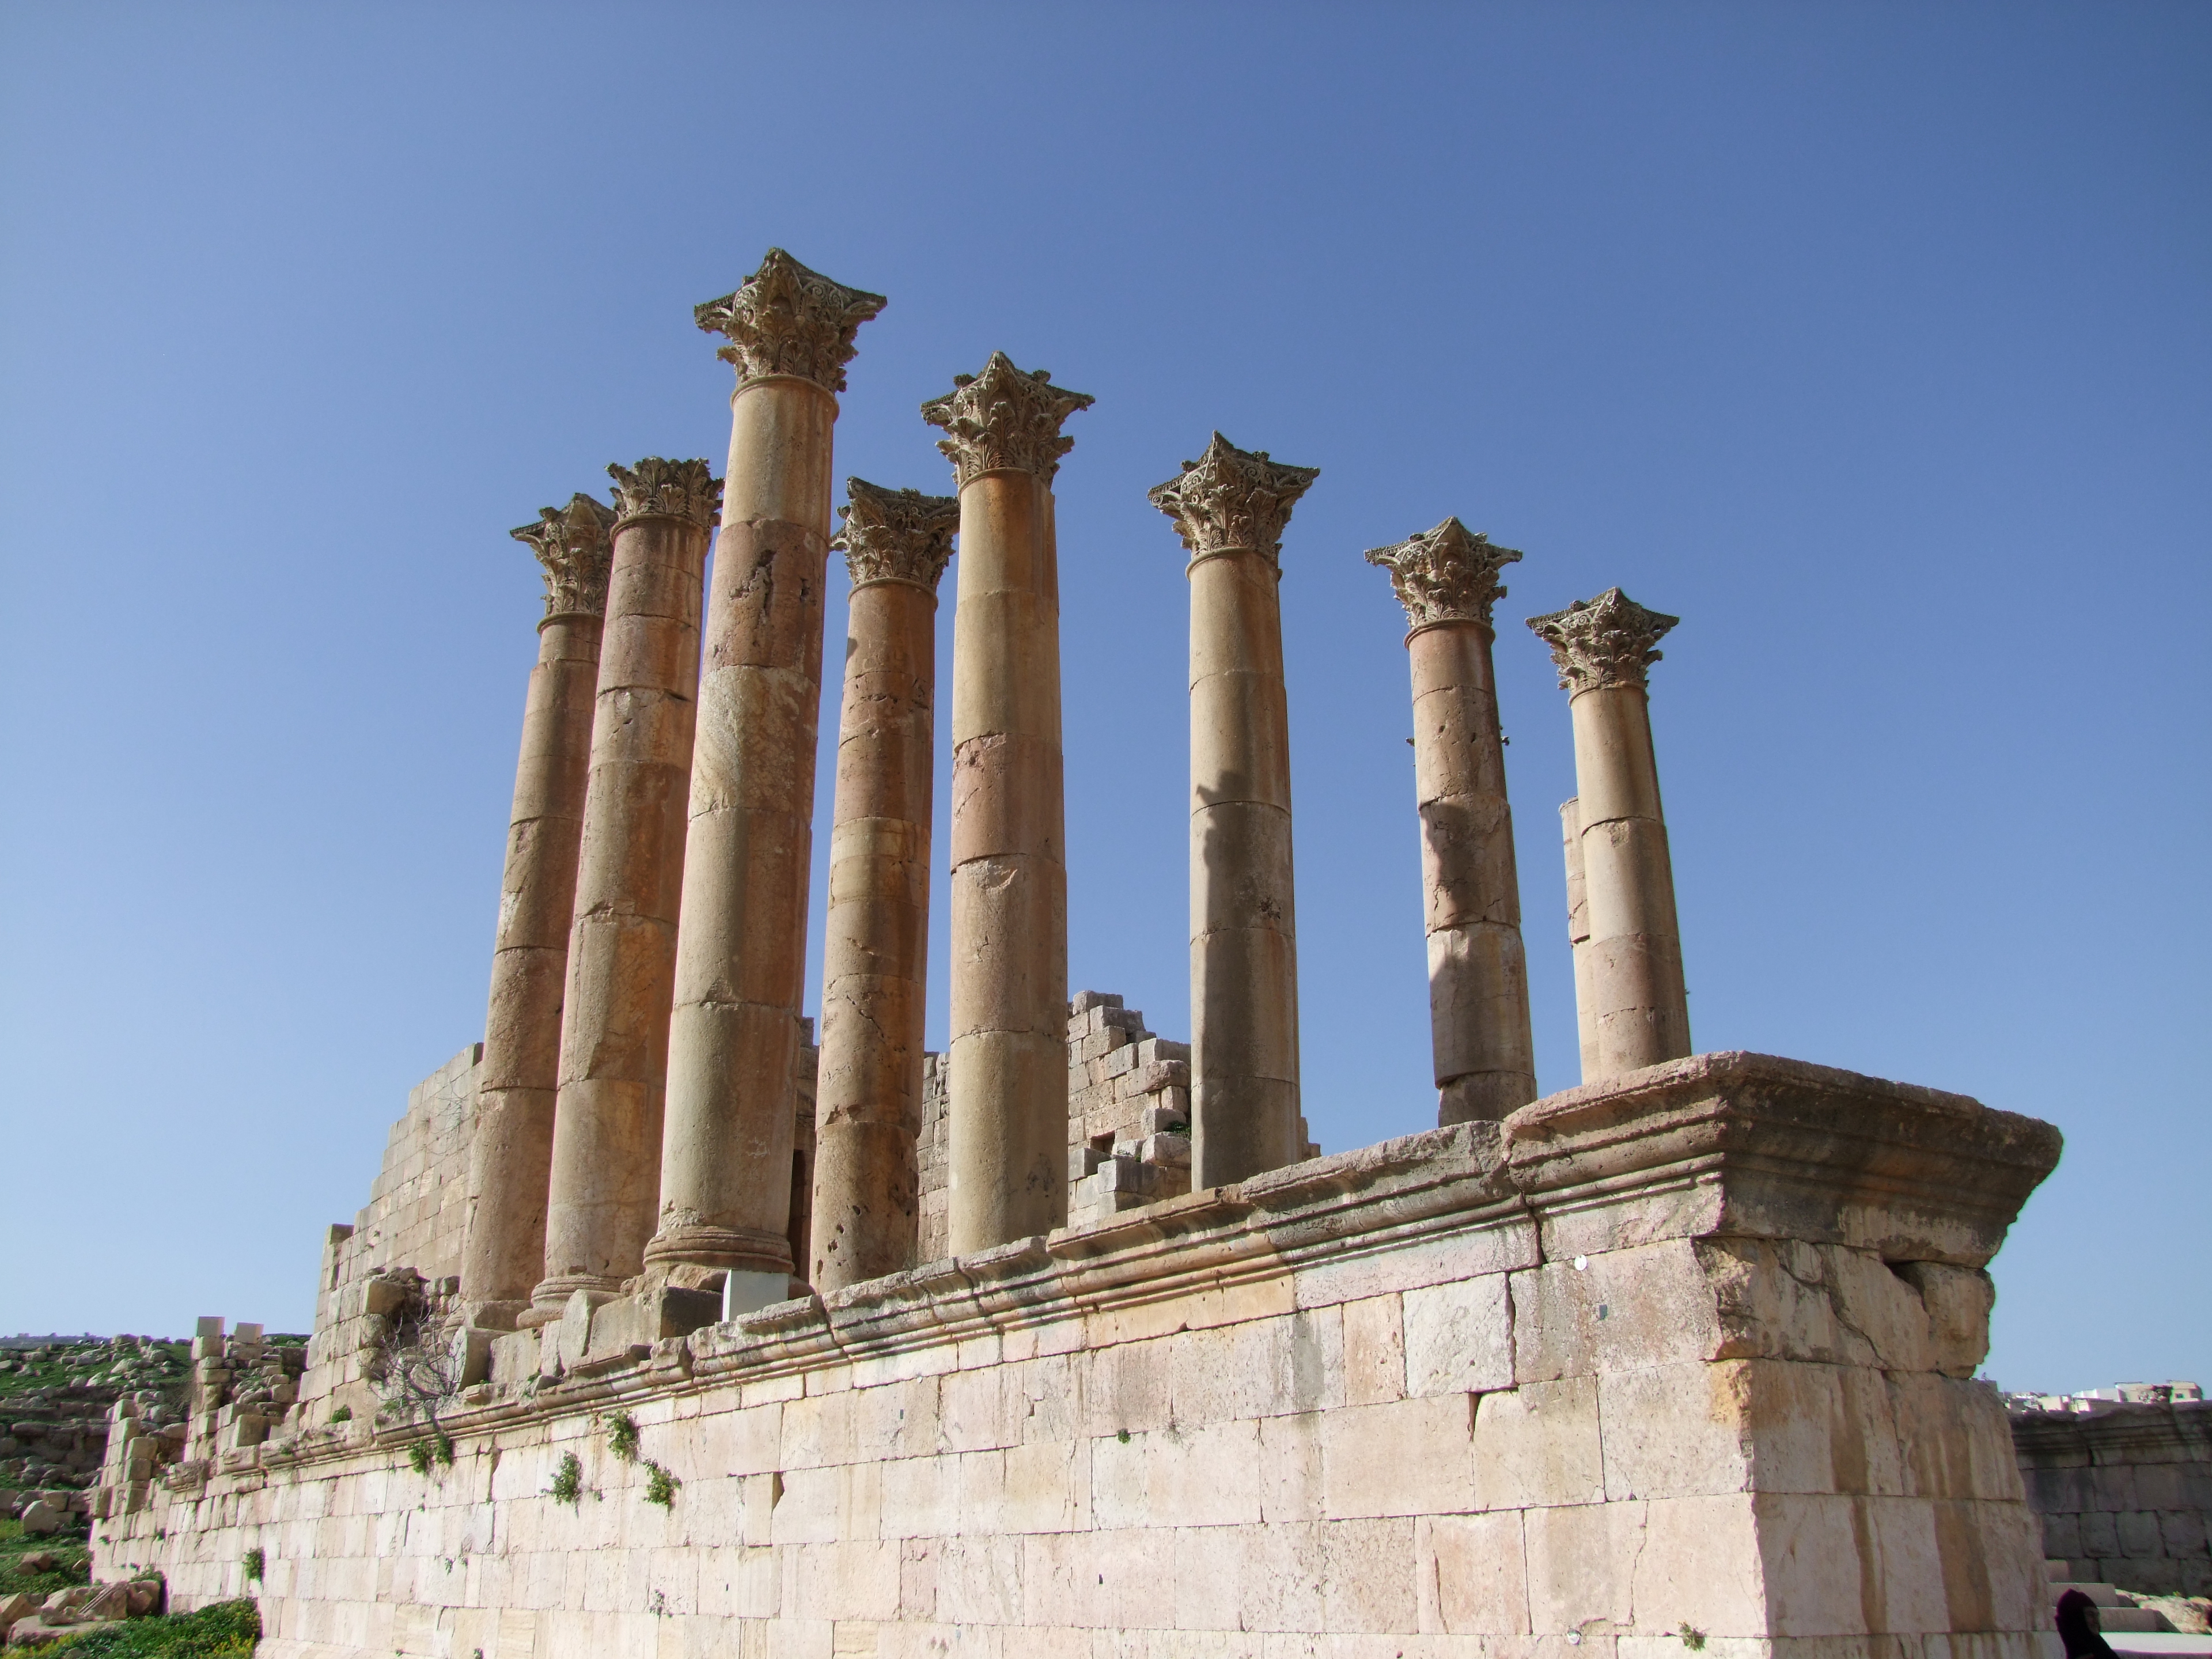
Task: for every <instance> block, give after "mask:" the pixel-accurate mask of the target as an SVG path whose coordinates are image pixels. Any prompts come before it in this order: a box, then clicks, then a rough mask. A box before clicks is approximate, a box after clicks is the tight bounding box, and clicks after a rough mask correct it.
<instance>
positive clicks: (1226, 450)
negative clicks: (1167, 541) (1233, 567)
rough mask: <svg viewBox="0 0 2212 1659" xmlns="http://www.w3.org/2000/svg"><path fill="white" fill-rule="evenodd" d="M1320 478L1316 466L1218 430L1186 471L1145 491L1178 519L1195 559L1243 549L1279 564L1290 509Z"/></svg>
mask: <svg viewBox="0 0 2212 1659" xmlns="http://www.w3.org/2000/svg"><path fill="white" fill-rule="evenodd" d="M1318 477H1321V469H1320V468H1319V467H1317V466H1287V465H1284V464H1283V463H1282V462H1280V461H1274V460H1270V459H1268V458H1267V451H1266V450H1264V449H1260V450H1246V449H1239V448H1237V446H1236V445H1235V444H1232V443H1231V442H1230V441H1229V440H1228V439H1226V438H1225V437H1223V436H1222V435H1220V434H1219V433H1218V432H1217V433H1215V434H1214V435H1213V441H1212V443H1210V444H1208V445H1206V453H1205V454H1203V455H1201V456H1200V457H1199V459H1196V460H1194V461H1185V462H1184V463H1183V464H1182V473H1181V474H1180V475H1179V476H1178V477H1173V478H1170V479H1169V480H1168V481H1167V482H1166V483H1164V484H1155V485H1154V486H1153V487H1152V489H1148V490H1146V492H1145V499H1146V501H1150V502H1151V503H1152V505H1153V506H1154V507H1158V508H1159V510H1160V511H1161V512H1163V513H1166V514H1167V515H1168V517H1170V519H1173V520H1175V526H1176V534H1178V535H1180V536H1181V537H1182V544H1183V545H1184V546H1185V547H1186V548H1188V549H1189V550H1190V556H1191V558H1192V560H1193V561H1194V562H1195V561H1197V560H1199V559H1205V558H1211V557H1212V556H1213V555H1215V554H1217V553H1226V552H1229V551H1231V550H1245V551H1249V552H1254V553H1258V554H1260V555H1261V556H1263V557H1265V558H1266V559H1267V562H1268V563H1269V564H1279V560H1280V557H1281V554H1282V549H1283V528H1284V526H1286V525H1288V524H1289V523H1290V521H1291V507H1294V506H1295V505H1297V499H1298V497H1299V496H1301V495H1304V494H1305V493H1306V491H1307V490H1309V489H1312V488H1313V481H1314V480H1315V479H1316V478H1318Z"/></svg>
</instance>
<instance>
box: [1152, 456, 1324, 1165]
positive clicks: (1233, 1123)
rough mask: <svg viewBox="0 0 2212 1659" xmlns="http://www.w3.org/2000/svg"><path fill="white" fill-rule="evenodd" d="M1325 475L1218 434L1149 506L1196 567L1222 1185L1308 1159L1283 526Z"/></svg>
mask: <svg viewBox="0 0 2212 1659" xmlns="http://www.w3.org/2000/svg"><path fill="white" fill-rule="evenodd" d="M1319 476H1320V474H1319V472H1318V471H1316V469H1314V468H1312V467H1297V466H1285V465H1281V464H1279V463H1277V462H1274V461H1273V460H1271V459H1269V458H1268V456H1267V453H1266V452H1265V451H1264V450H1262V451H1257V452H1249V453H1248V452H1247V451H1244V450H1241V449H1238V448H1237V447H1236V446H1235V445H1233V444H1231V442H1230V441H1228V440H1227V439H1225V438H1224V437H1223V436H1222V435H1220V434H1219V433H1218V432H1217V433H1215V434H1214V435H1213V439H1212V442H1211V443H1210V444H1209V445H1208V446H1207V447H1206V453H1205V455H1204V456H1203V457H1201V458H1200V459H1198V460H1195V461H1186V462H1184V463H1183V470H1182V476H1181V477H1176V478H1171V479H1170V480H1169V481H1168V482H1167V483H1164V484H1160V485H1158V486H1157V487H1155V488H1154V489H1152V491H1151V492H1150V496H1149V499H1150V500H1151V501H1152V504H1153V505H1154V506H1155V507H1158V508H1159V509H1160V511H1162V512H1163V513H1166V514H1167V515H1168V516H1169V517H1170V518H1171V519H1173V520H1175V522H1176V532H1177V533H1178V534H1179V535H1180V536H1181V537H1182V542H1183V545H1184V547H1185V548H1186V549H1187V550H1188V552H1189V554H1190V563H1189V566H1188V572H1187V574H1188V579H1189V582H1190V1053H1191V1061H1190V1075H1191V1096H1190V1098H1191V1134H1192V1141H1191V1157H1192V1180H1193V1181H1194V1182H1195V1183H1196V1184H1197V1185H1199V1186H1200V1187H1217V1186H1222V1185H1225V1184H1226V1183H1228V1182H1235V1181H1242V1180H1243V1179H1244V1178H1245V1177H1246V1176H1255V1175H1259V1174H1261V1173H1263V1172H1264V1171H1266V1170H1278V1169H1281V1168H1282V1167H1283V1166H1285V1164H1295V1163H1297V1161H1298V1160H1299V1159H1300V1158H1303V1157H1304V1155H1305V1133H1304V1119H1303V1118H1302V1117H1301V1116H1300V1115H1299V1110H1298V956H1297V915H1296V906H1295V903H1294V901H1293V897H1292V889H1293V885H1294V883H1293V877H1292V861H1291V720H1290V699H1289V692H1288V690H1287V688H1286V687H1285V684H1284V679H1283V614H1282V603H1281V598H1280V589H1281V586H1282V569H1281V565H1280V562H1279V558H1280V550H1281V544H1282V535H1283V529H1284V526H1285V525H1286V524H1287V523H1288V522H1289V520H1290V516H1291V506H1292V504H1293V503H1295V502H1296V501H1297V499H1298V497H1299V496H1301V495H1304V493H1305V492H1306V490H1307V489H1310V488H1311V486H1312V484H1313V481H1314V480H1315V478H1316V477H1319Z"/></svg>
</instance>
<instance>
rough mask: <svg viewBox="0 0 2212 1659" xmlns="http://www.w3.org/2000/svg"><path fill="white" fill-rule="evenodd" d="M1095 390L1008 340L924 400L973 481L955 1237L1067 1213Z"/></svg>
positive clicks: (956, 997)
mask: <svg viewBox="0 0 2212 1659" xmlns="http://www.w3.org/2000/svg"><path fill="white" fill-rule="evenodd" d="M1090 404H1091V398H1089V397H1087V396H1085V394H1083V393H1081V392H1068V391H1066V389H1065V388H1062V387H1059V386H1054V385H1052V384H1051V377H1050V376H1049V375H1048V374H1047V373H1046V372H1044V371H1042V370H1039V371H1037V372H1036V373H1035V374H1024V372H1023V371H1021V370H1020V369H1018V368H1015V367H1014V365H1013V364H1012V362H1010V361H1008V359H1007V358H1006V355H1005V354H1004V353H1003V352H994V353H993V354H992V355H991V358H990V361H989V362H987V364H986V365H985V367H984V369H983V372H982V374H980V375H959V376H957V377H955V380H954V390H953V391H952V392H950V393H948V394H947V395H945V397H942V398H934V399H933V400H932V401H931V402H929V403H927V404H924V405H923V406H922V417H923V419H924V420H926V421H927V422H929V423H930V424H931V425H933V426H939V427H942V428H945V432H946V434H947V435H946V437H945V440H944V441H942V442H940V443H939V446H938V447H939V449H941V450H943V451H944V452H945V455H946V456H947V457H948V458H949V459H951V461H952V463H953V472H954V476H955V477H956V478H957V480H958V481H959V484H960V574H959V593H958V599H957V603H956V605H955V608H954V612H953V665H952V672H953V687H952V744H953V757H952V761H953V774H952V825H951V842H952V845H951V865H952V891H951V933H952V939H951V986H950V990H951V998H950V1000H951V1044H950V1048H949V1051H948V1058H949V1060H951V1071H950V1079H949V1081H950V1088H949V1100H948V1111H947V1130H948V1133H947V1146H946V1166H947V1173H948V1177H949V1179H948V1181H947V1200H948V1201H947V1231H948V1236H949V1238H950V1241H951V1248H952V1249H954V1250H956V1251H963V1252H964V1251H970V1250H976V1249H988V1248H990V1247H992V1246H994V1245H1000V1244H1005V1243H1008V1242H1010V1241H1012V1240H1015V1239H1018V1238H1021V1237H1025V1236H1028V1235H1030V1234H1033V1233H1037V1232H1042V1231H1044V1230H1045V1229H1047V1228H1048V1227H1053V1226H1056V1225H1060V1223H1061V1222H1063V1221H1064V1220H1065V1219H1066V1215H1067V1147H1066V1134H1067V1059H1066V1018H1067V868H1066V826H1065V823H1064V817H1065V814H1066V799H1065V797H1066V792H1065V789H1064V787H1063V783H1062V778H1061V758H1060V572H1059V552H1058V542H1057V538H1056V536H1055V533H1054V507H1053V497H1052V487H1051V485H1052V478H1053V476H1054V473H1055V472H1056V471H1058V470H1059V465H1060V457H1061V456H1062V455H1064V454H1066V453H1067V451H1068V449H1069V448H1070V447H1072V445H1073V440H1071V439H1068V438H1066V437H1063V436H1061V435H1060V425H1061V423H1062V422H1064V421H1065V420H1066V418H1067V416H1069V415H1071V414H1073V413H1074V412H1075V411H1076V410H1079V409H1084V408H1086V407H1088V406H1089V405H1090Z"/></svg>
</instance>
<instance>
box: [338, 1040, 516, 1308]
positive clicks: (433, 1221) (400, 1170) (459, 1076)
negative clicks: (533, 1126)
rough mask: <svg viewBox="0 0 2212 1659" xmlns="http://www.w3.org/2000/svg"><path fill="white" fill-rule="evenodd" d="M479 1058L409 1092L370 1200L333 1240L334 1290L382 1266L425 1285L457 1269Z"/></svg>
mask: <svg viewBox="0 0 2212 1659" xmlns="http://www.w3.org/2000/svg"><path fill="white" fill-rule="evenodd" d="M482 1062H483V1044H482V1043H481V1042H477V1043H471V1045H470V1046H469V1047H467V1048H464V1049H462V1050H461V1052H460V1053H459V1054H455V1055H454V1056H453V1058H452V1059H451V1060H447V1062H446V1063H445V1064H444V1065H443V1066H440V1067H439V1068H438V1069H437V1070H436V1071H435V1072H433V1073H430V1075H429V1076H428V1077H426V1078H424V1079H422V1081H421V1082H420V1083H418V1084H416V1085H415V1086H414V1087H413V1088H412V1089H410V1090H409V1091H408V1092H407V1110H406V1113H405V1115H403V1116H402V1117H401V1118H400V1119H399V1121H398V1122H396V1123H394V1124H393V1125H392V1133H391V1134H390V1135H389V1137H388V1138H387V1139H386V1142H385V1148H384V1162H383V1164H382V1166H381V1167H380V1169H379V1170H377V1173H376V1179H375V1180H374V1181H373V1182H370V1183H369V1188H368V1204H367V1205H365V1206H363V1207H362V1211H361V1213H360V1214H358V1215H357V1216H356V1217H355V1218H354V1221H353V1225H352V1226H350V1227H349V1228H346V1229H345V1230H344V1231H343V1234H342V1235H340V1236H339V1237H337V1238H336V1239H335V1240H334V1241H333V1242H334V1243H336V1244H337V1246H338V1248H337V1251H336V1254H335V1257H334V1260H333V1262H332V1267H333V1268H334V1271H335V1275H336V1278H335V1281H334V1283H335V1284H344V1283H349V1282H352V1281H354V1280H357V1279H365V1278H368V1276H369V1275H370V1274H372V1273H377V1272H379V1271H380V1270H382V1269H384V1268H386V1267H412V1268H414V1269H415V1271H416V1272H417V1273H420V1274H422V1277H423V1278H425V1279H446V1278H450V1277H451V1276H452V1275H453V1274H455V1273H459V1271H460V1263H461V1236H462V1234H463V1233H464V1232H465V1231H466V1229H467V1226H468V1176H469V1139H470V1137H471V1135H473V1134H474V1133H475V1132H476V1123H477V1068H478V1066H480V1065H481V1063H482ZM320 1312H321V1309H320V1306H319V1305H318V1308H317V1313H318V1315H319V1314H320ZM317 1322H318V1324H319V1323H320V1319H319V1318H318V1321H317Z"/></svg>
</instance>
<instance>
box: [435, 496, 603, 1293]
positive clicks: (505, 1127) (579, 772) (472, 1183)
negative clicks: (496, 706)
mask: <svg viewBox="0 0 2212 1659" xmlns="http://www.w3.org/2000/svg"><path fill="white" fill-rule="evenodd" d="M614 520H615V515H614V513H613V510H612V509H611V508H610V507H606V506H605V505H603V504H602V503H600V502H599V501H593V500H592V498H591V497H590V496H589V495H575V496H573V497H572V498H571V499H570V501H569V502H568V506H567V507H546V508H544V510H543V511H542V512H541V513H540V514H539V516H538V523H537V524H535V525H526V526H523V527H522V528H521V529H519V530H517V531H515V532H513V535H514V538H515V539H516V540H518V541H522V542H526V543H527V544H529V545H530V546H531V547H532V550H534V551H535V552H536V553H537V555H538V562H539V563H541V564H542V565H544V567H545V619H544V622H542V623H539V624H538V664H537V666H536V667H534V668H532V670H531V673H530V687H529V692H528V696H527V700H526V703H525V706H524V710H523V717H522V756H521V759H520V762H519V763H517V765H516V768H515V776H514V806H513V812H512V814H511V817H510V819H509V823H508V827H507V866H506V870H505V872H504V873H503V875H502V877H501V883H500V908H499V926H498V930H497V933H496V936H495V941H494V945H493V950H492V969H491V996H490V1004H489V1011H488V1012H486V1014H485V1016H484V1042H483V1049H484V1054H485V1070H484V1073H483V1077H482V1078H481V1079H479V1083H478V1096H477V1112H478V1118H477V1127H476V1131H475V1133H474V1136H473V1138H472V1140H471V1151H470V1163H469V1175H468V1219H467V1233H466V1237H465V1242H464V1245H463V1249H462V1257H461V1284H462V1293H463V1295H464V1297H465V1299H466V1301H467V1302H468V1303H469V1304H471V1307H472V1309H473V1310H475V1313H476V1316H477V1317H479V1318H488V1319H489V1320H490V1321H491V1322H493V1323H495V1324H498V1325H501V1326H506V1327H510V1328H511V1327H512V1326H513V1322H514V1320H515V1318H516V1317H517V1316H519V1315H520V1313H521V1312H522V1311H523V1310H524V1309H525V1308H526V1307H527V1306H528V1304H529V1300H530V1292H531V1290H532V1287H533V1286H535V1285H536V1284H537V1283H538V1279H539V1278H540V1276H541V1275H542V1274H543V1273H544V1266H545V1205H546V1199H547V1194H548V1191H549V1189H550V1184H551V1181H552V1170H553V1112H554V1101H555V1098H556V1093H557V1091H558V1090H559V1087H560V1081H561V1077H560V1073H561V1006H562V994H563V989H564V986H565V982H566V980H567V977H568V933H569V928H570V925H571V923H572V921H574V914H575V900H576V865H577V858H578V854H579V852H580V848H581V846H582V842H583V833H584V799H585V793H586V786H587V784H588V782H589V779H590V773H591V750H592V703H593V699H594V696H595V694H596V692H597V689H598V684H599V645H600V636H601V634H602V631H603V629H604V623H605V612H606V604H607V578H608V574H609V571H610V568H611V561H612V556H613V554H612V549H611V533H612V532H613V528H614Z"/></svg>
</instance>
